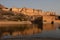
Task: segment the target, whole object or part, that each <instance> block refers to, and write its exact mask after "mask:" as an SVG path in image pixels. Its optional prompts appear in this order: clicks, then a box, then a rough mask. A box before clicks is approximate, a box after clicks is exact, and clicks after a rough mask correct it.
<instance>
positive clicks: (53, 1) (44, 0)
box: [0, 0, 60, 14]
mask: <svg viewBox="0 0 60 40" xmlns="http://www.w3.org/2000/svg"><path fill="white" fill-rule="evenodd" d="M0 4H2V5H4V6H6V7H8V8H11V7H17V8H23V7H26V8H34V9H42V10H43V11H53V12H56V14H60V0H0Z"/></svg>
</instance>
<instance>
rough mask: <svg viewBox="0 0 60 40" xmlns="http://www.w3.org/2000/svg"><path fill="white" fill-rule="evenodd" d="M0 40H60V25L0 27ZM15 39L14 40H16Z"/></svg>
mask: <svg viewBox="0 0 60 40" xmlns="http://www.w3.org/2000/svg"><path fill="white" fill-rule="evenodd" d="M0 35H1V39H3V38H4V39H9V38H10V39H11V38H12V39H16V38H17V39H31V38H33V39H35V38H42V39H48V38H49V39H51V38H54V39H55V38H57V39H60V24H59V23H55V24H49V23H46V24H43V25H40V24H39V25H38V24H21V25H18V24H17V25H10V26H9V25H7V26H5V27H0ZM17 39H16V40H17Z"/></svg>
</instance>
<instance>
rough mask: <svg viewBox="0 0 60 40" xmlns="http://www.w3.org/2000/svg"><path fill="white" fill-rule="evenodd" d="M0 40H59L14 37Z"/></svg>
mask: <svg viewBox="0 0 60 40" xmlns="http://www.w3.org/2000/svg"><path fill="white" fill-rule="evenodd" d="M0 40H60V38H40V37H18V38H17V37H16V38H2V39H0Z"/></svg>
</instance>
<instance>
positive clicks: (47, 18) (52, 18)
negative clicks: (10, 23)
mask: <svg viewBox="0 0 60 40" xmlns="http://www.w3.org/2000/svg"><path fill="white" fill-rule="evenodd" d="M0 10H3V11H6V12H7V11H12V12H13V13H14V14H15V15H16V14H20V13H22V14H24V15H27V16H30V17H32V18H33V19H34V18H36V17H37V16H42V17H43V23H52V22H54V23H60V18H59V16H58V15H57V14H56V13H55V12H52V11H46V12H45V11H42V10H41V9H33V8H26V7H23V8H16V7H12V8H0ZM0 13H1V12H0Z"/></svg>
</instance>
